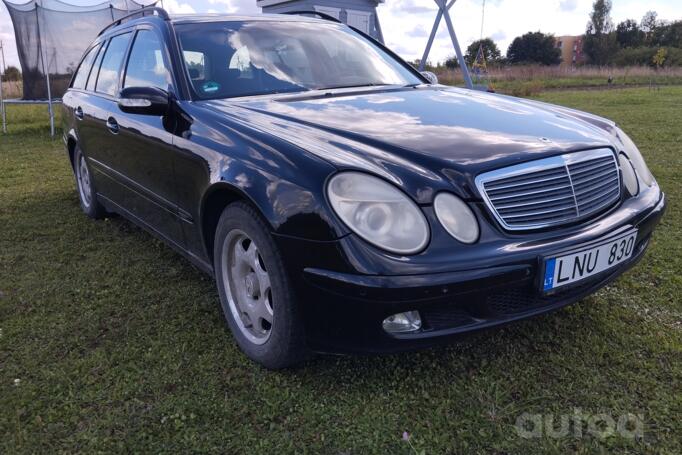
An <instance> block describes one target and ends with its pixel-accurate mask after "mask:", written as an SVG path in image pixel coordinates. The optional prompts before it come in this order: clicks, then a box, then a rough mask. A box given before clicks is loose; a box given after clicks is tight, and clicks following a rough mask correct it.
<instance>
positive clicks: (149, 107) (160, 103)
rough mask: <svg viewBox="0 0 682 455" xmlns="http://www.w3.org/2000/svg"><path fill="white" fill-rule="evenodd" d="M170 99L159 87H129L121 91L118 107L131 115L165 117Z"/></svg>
mask: <svg viewBox="0 0 682 455" xmlns="http://www.w3.org/2000/svg"><path fill="white" fill-rule="evenodd" d="M169 102H170V97H169V96H168V92H166V91H165V90H161V89H160V88H157V87H128V88H124V89H123V90H121V94H120V96H119V98H118V107H119V108H120V109H121V110H122V111H123V112H127V113H129V114H141V115H165V114H166V112H168V105H169Z"/></svg>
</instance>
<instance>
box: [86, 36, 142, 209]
mask: <svg viewBox="0 0 682 455" xmlns="http://www.w3.org/2000/svg"><path fill="white" fill-rule="evenodd" d="M131 36H132V32H131V31H130V30H129V31H126V32H123V33H120V34H117V35H114V36H113V37H111V38H110V39H109V40H108V41H107V42H106V44H105V45H103V46H102V50H101V51H100V52H99V55H98V57H97V60H96V61H95V65H94V66H93V69H92V71H91V73H90V77H89V79H88V83H87V93H85V94H84V95H83V97H82V99H81V104H80V105H79V106H78V107H80V108H81V109H82V117H83V118H82V121H81V122H80V131H79V132H80V137H79V140H80V142H81V147H82V150H83V152H84V154H85V156H86V158H87V161H88V164H89V165H90V168H91V170H92V179H93V182H94V185H95V189H96V191H97V193H98V194H99V196H100V197H104V198H105V199H107V200H108V201H111V202H114V203H116V204H122V202H123V201H124V200H125V187H123V186H122V185H121V184H120V182H119V181H118V179H117V178H116V174H115V169H116V162H117V159H118V158H117V156H116V154H117V151H118V150H119V149H120V145H119V144H118V141H117V134H116V132H115V131H114V130H113V129H112V125H108V123H109V119H110V117H111V116H112V113H113V112H115V110H116V109H118V106H117V103H116V99H117V98H116V94H117V92H118V85H119V83H118V79H119V75H120V69H121V66H122V63H123V58H124V57H125V54H126V51H127V49H128V44H129V42H130V38H131ZM78 107H76V109H77V110H78Z"/></svg>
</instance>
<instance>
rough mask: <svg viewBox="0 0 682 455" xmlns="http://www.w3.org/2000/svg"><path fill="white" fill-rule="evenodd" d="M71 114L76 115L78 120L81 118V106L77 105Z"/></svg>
mask: <svg viewBox="0 0 682 455" xmlns="http://www.w3.org/2000/svg"><path fill="white" fill-rule="evenodd" d="M73 116H74V117H76V118H77V119H78V120H83V117H85V115H83V108H82V107H80V106H78V107H77V108H76V109H75V110H74V111H73Z"/></svg>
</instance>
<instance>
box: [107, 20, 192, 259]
mask: <svg viewBox="0 0 682 455" xmlns="http://www.w3.org/2000/svg"><path fill="white" fill-rule="evenodd" d="M169 68H170V65H169V63H168V52H167V49H166V46H165V44H164V41H163V39H162V38H161V35H160V34H159V33H158V32H157V31H156V30H155V29H153V28H148V27H143V28H140V29H138V30H137V31H136V32H135V35H134V36H133V41H132V44H131V46H130V50H129V52H128V56H127V58H126V63H125V65H124V71H123V74H122V77H121V78H120V81H121V89H123V88H128V87H157V88H161V89H163V90H165V91H167V92H169V93H173V92H174V90H175V89H174V84H173V81H172V77H171V72H170V71H169ZM107 124H108V128H109V129H110V131H109V134H111V136H112V138H113V141H112V145H113V146H114V147H113V148H114V149H115V150H112V151H111V152H110V154H111V157H112V158H113V160H112V162H111V167H112V174H113V175H114V176H115V177H116V178H117V179H118V180H119V181H120V183H121V185H122V186H123V187H125V189H126V191H125V193H124V194H123V199H122V200H121V201H120V204H121V205H122V206H123V207H124V208H125V209H126V210H128V211H129V212H131V213H132V214H133V215H134V216H135V217H137V218H138V220H140V221H142V222H143V223H144V224H146V225H147V226H148V227H150V228H152V229H153V230H155V231H156V232H158V233H159V234H161V235H162V236H164V237H165V238H166V239H167V240H169V241H171V242H174V243H175V244H176V245H178V246H181V247H182V246H183V245H184V239H183V235H182V227H181V225H180V219H179V217H178V209H177V205H176V194H175V176H174V170H173V153H174V149H173V136H172V133H171V132H170V131H169V130H168V129H167V128H166V125H165V123H164V116H154V115H144V114H133V113H124V112H123V111H121V110H120V108H119V107H118V105H116V106H113V107H112V109H111V111H110V112H109V118H108V119H107ZM112 125H115V132H114V131H111V126H112Z"/></svg>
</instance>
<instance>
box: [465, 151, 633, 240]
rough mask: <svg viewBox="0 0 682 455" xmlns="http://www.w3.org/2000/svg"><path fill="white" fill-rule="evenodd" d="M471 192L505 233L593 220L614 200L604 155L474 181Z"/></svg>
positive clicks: (577, 156)
mask: <svg viewBox="0 0 682 455" xmlns="http://www.w3.org/2000/svg"><path fill="white" fill-rule="evenodd" d="M476 186H477V187H478V190H479V191H480V193H481V195H482V196H483V198H484V200H485V202H486V204H487V206H488V208H489V209H490V210H491V211H492V212H493V214H494V215H495V217H496V218H497V220H498V221H499V222H500V223H501V224H502V226H503V227H504V228H505V229H508V230H528V229H541V228H546V227H550V226H557V225H561V224H564V223H569V222H573V221H576V220H581V219H585V218H587V217H589V216H591V215H595V214H597V213H598V212H601V211H603V210H605V209H607V208H609V207H611V206H613V205H614V204H615V203H616V202H617V201H618V200H619V199H620V192H621V184H620V172H619V170H618V165H617V163H616V158H615V155H614V154H613V152H612V151H611V150H609V149H600V150H591V151H586V152H578V153H570V154H566V155H561V156H556V157H552V158H547V159H543V160H537V161H532V162H530V163H524V164H520V165H517V166H511V167H507V168H504V169H499V170H496V171H492V172H487V173H485V174H482V175H479V176H478V177H477V178H476Z"/></svg>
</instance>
